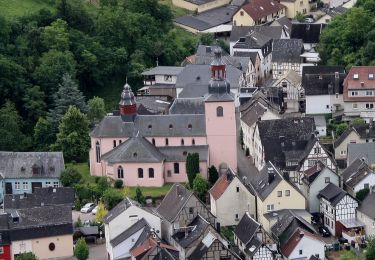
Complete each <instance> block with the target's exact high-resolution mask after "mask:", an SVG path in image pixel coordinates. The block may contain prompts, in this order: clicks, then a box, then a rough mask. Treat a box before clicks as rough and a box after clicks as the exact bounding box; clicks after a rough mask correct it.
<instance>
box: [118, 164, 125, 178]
mask: <svg viewBox="0 0 375 260" xmlns="http://www.w3.org/2000/svg"><path fill="white" fill-rule="evenodd" d="M117 178H119V179H123V178H124V169H123V168H122V166H119V167H118V168H117Z"/></svg>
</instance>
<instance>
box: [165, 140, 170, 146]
mask: <svg viewBox="0 0 375 260" xmlns="http://www.w3.org/2000/svg"><path fill="white" fill-rule="evenodd" d="M168 144H169V142H168V138H165V145H166V146H168Z"/></svg>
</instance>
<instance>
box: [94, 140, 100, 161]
mask: <svg viewBox="0 0 375 260" xmlns="http://www.w3.org/2000/svg"><path fill="white" fill-rule="evenodd" d="M95 146H96V147H95V150H96V162H97V163H98V162H100V144H99V142H98V141H97V142H96V145H95Z"/></svg>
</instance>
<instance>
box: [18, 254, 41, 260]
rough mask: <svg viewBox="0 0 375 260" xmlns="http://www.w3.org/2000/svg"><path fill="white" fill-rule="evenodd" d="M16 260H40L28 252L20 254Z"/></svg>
mask: <svg viewBox="0 0 375 260" xmlns="http://www.w3.org/2000/svg"><path fill="white" fill-rule="evenodd" d="M16 260H38V258H36V256H35V255H34V254H33V253H32V252H27V253H21V254H19V255H18V256H17V257H16Z"/></svg>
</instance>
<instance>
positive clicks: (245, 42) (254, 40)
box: [233, 31, 272, 49]
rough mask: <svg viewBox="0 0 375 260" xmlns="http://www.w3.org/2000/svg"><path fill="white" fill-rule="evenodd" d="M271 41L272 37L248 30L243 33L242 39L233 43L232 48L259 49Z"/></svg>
mask: <svg viewBox="0 0 375 260" xmlns="http://www.w3.org/2000/svg"><path fill="white" fill-rule="evenodd" d="M271 41H272V38H270V37H268V36H267V35H264V34H262V33H259V32H257V31H250V32H249V33H248V34H246V35H245V37H244V39H241V40H240V41H238V42H236V43H235V44H234V46H233V49H261V48H262V47H263V46H265V45H266V44H268V43H269V42H271Z"/></svg>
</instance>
